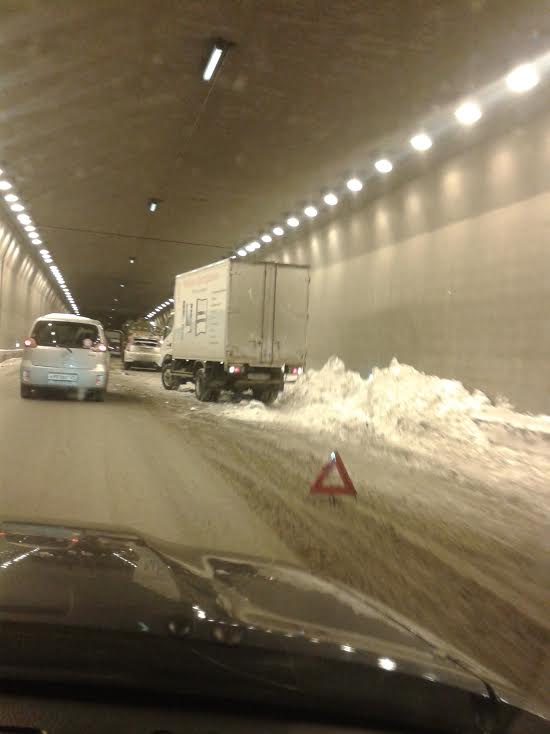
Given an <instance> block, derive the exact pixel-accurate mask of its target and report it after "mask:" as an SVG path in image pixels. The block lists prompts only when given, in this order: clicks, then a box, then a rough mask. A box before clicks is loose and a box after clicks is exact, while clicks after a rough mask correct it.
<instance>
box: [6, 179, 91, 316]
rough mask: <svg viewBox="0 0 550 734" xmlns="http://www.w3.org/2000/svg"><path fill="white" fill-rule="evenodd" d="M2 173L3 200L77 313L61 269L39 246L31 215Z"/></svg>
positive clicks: (46, 251) (48, 253)
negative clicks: (37, 248)
mask: <svg viewBox="0 0 550 734" xmlns="http://www.w3.org/2000/svg"><path fill="white" fill-rule="evenodd" d="M2 174H3V171H2V169H0V192H2V195H3V197H4V201H5V202H6V204H7V205H8V206H9V208H10V209H11V211H12V212H14V214H15V215H16V217H17V221H18V222H19V224H20V225H21V226H22V227H23V229H24V230H25V233H26V234H27V237H28V238H29V239H30V241H31V242H32V244H33V245H35V247H40V250H39V253H40V256H41V258H42V260H43V262H44V263H45V264H46V265H48V266H49V268H50V272H51V274H52V275H53V277H54V278H55V280H56V282H57V283H58V285H59V287H60V288H61V290H62V291H63V294H64V295H65V298H66V299H67V301H68V302H69V304H70V305H71V308H72V310H73V311H74V313H76V314H78V313H79V311H78V306H77V305H76V303H75V300H74V298H73V296H72V294H71V291H70V290H69V288H68V286H67V284H66V283H65V279H64V278H63V275H62V274H61V271H60V270H59V268H58V267H57V265H54V263H53V258H52V256H51V254H50V251H49V250H47V249H46V248H45V247H41V245H42V244H43V242H42V239H41V238H40V234H39V232H38V230H37V229H36V227H35V225H34V224H33V222H32V219H31V217H30V216H29V215H28V214H27V213H26V212H25V206H24V205H23V204H22V203H21V201H20V199H19V196H17V194H16V193H15V192H14V190H13V185H12V183H11V182H10V181H8V180H7V179H6V178H4V177H3V175H2Z"/></svg>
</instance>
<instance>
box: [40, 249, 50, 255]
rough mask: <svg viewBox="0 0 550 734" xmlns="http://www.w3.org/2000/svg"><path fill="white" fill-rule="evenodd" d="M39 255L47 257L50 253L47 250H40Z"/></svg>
mask: <svg viewBox="0 0 550 734" xmlns="http://www.w3.org/2000/svg"><path fill="white" fill-rule="evenodd" d="M40 254H41V255H49V254H50V251H49V250H40Z"/></svg>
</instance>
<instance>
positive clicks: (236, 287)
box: [227, 261, 265, 365]
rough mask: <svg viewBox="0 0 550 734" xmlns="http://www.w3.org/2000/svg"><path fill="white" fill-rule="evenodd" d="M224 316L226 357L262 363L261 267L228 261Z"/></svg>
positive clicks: (263, 287)
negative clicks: (227, 300)
mask: <svg viewBox="0 0 550 734" xmlns="http://www.w3.org/2000/svg"><path fill="white" fill-rule="evenodd" d="M229 294H230V295H229V313H228V316H227V359H228V360H230V361H234V362H245V363H248V364H255V365H259V364H262V347H263V323H264V311H265V266H262V265H256V264H253V263H243V262H239V261H237V262H235V263H233V264H232V267H231V272H230V285H229Z"/></svg>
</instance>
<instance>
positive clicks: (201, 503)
mask: <svg viewBox="0 0 550 734" xmlns="http://www.w3.org/2000/svg"><path fill="white" fill-rule="evenodd" d="M118 369H119V368H118V366H117V363H116V362H115V369H114V370H113V374H116V371H117V370H118ZM132 377H133V378H134V379H133V381H134V383H136V384H139V379H140V373H139V372H132ZM0 406H1V407H0V467H1V470H0V498H1V507H2V515H3V517H4V518H6V517H9V518H12V519H13V518H18V519H19V518H20V519H23V518H24V519H27V520H34V521H40V522H48V521H52V522H63V523H74V524H78V523H79V522H84V523H98V524H106V525H109V526H113V525H116V526H124V527H126V526H129V527H132V528H133V529H135V530H136V531H141V532H145V533H148V534H150V535H154V536H156V537H159V538H163V539H165V540H170V541H173V542H179V543H185V544H189V545H196V546H203V547H208V548H212V549H215V550H225V551H233V552H240V553H246V554H253V555H261V556H264V557H266V558H270V559H276V560H293V559H294V558H295V556H294V555H293V554H292V553H291V552H290V551H289V550H288V548H287V547H286V546H285V544H284V543H283V542H282V541H280V540H279V539H278V538H277V536H276V535H275V533H274V532H273V531H272V530H271V529H270V528H269V527H267V526H266V525H265V524H264V523H263V522H262V521H261V520H260V519H259V517H258V516H257V515H256V514H254V513H253V512H252V511H251V510H250V508H249V507H248V505H247V504H246V502H245V500H244V499H243V498H242V497H240V496H239V495H238V494H237V493H236V492H235V490H234V489H233V488H231V487H230V486H229V485H228V484H227V483H226V482H225V481H224V479H223V478H222V476H221V475H220V473H219V472H218V471H216V470H215V469H213V468H211V466H210V464H209V462H208V460H207V459H205V458H203V457H202V456H201V454H200V451H199V450H198V449H197V448H196V447H194V446H192V445H190V444H189V443H188V442H187V441H186V435H185V431H182V430H178V427H177V426H175V425H174V424H172V423H170V422H169V421H167V420H166V418H167V416H166V415H165V414H163V413H162V412H159V411H158V410H155V406H154V404H152V403H151V402H147V401H144V400H143V398H142V397H140V395H139V394H138V393H136V392H134V391H132V390H126V391H123V392H122V391H113V390H111V391H110V393H109V395H108V397H107V400H106V402H105V403H95V402H87V401H79V400H77V399H74V398H73V399H71V398H65V397H47V398H32V399H30V400H23V399H21V397H20V396H19V373H18V367H17V365H10V366H4V367H2V369H1V370H0ZM221 438H222V439H223V435H222V436H221Z"/></svg>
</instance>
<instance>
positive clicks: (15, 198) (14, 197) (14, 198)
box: [4, 194, 19, 204]
mask: <svg viewBox="0 0 550 734" xmlns="http://www.w3.org/2000/svg"><path fill="white" fill-rule="evenodd" d="M4 199H5V201H7V202H8V204H11V202H12V201H19V197H18V196H17V195H16V194H6V195H5V196H4Z"/></svg>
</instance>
